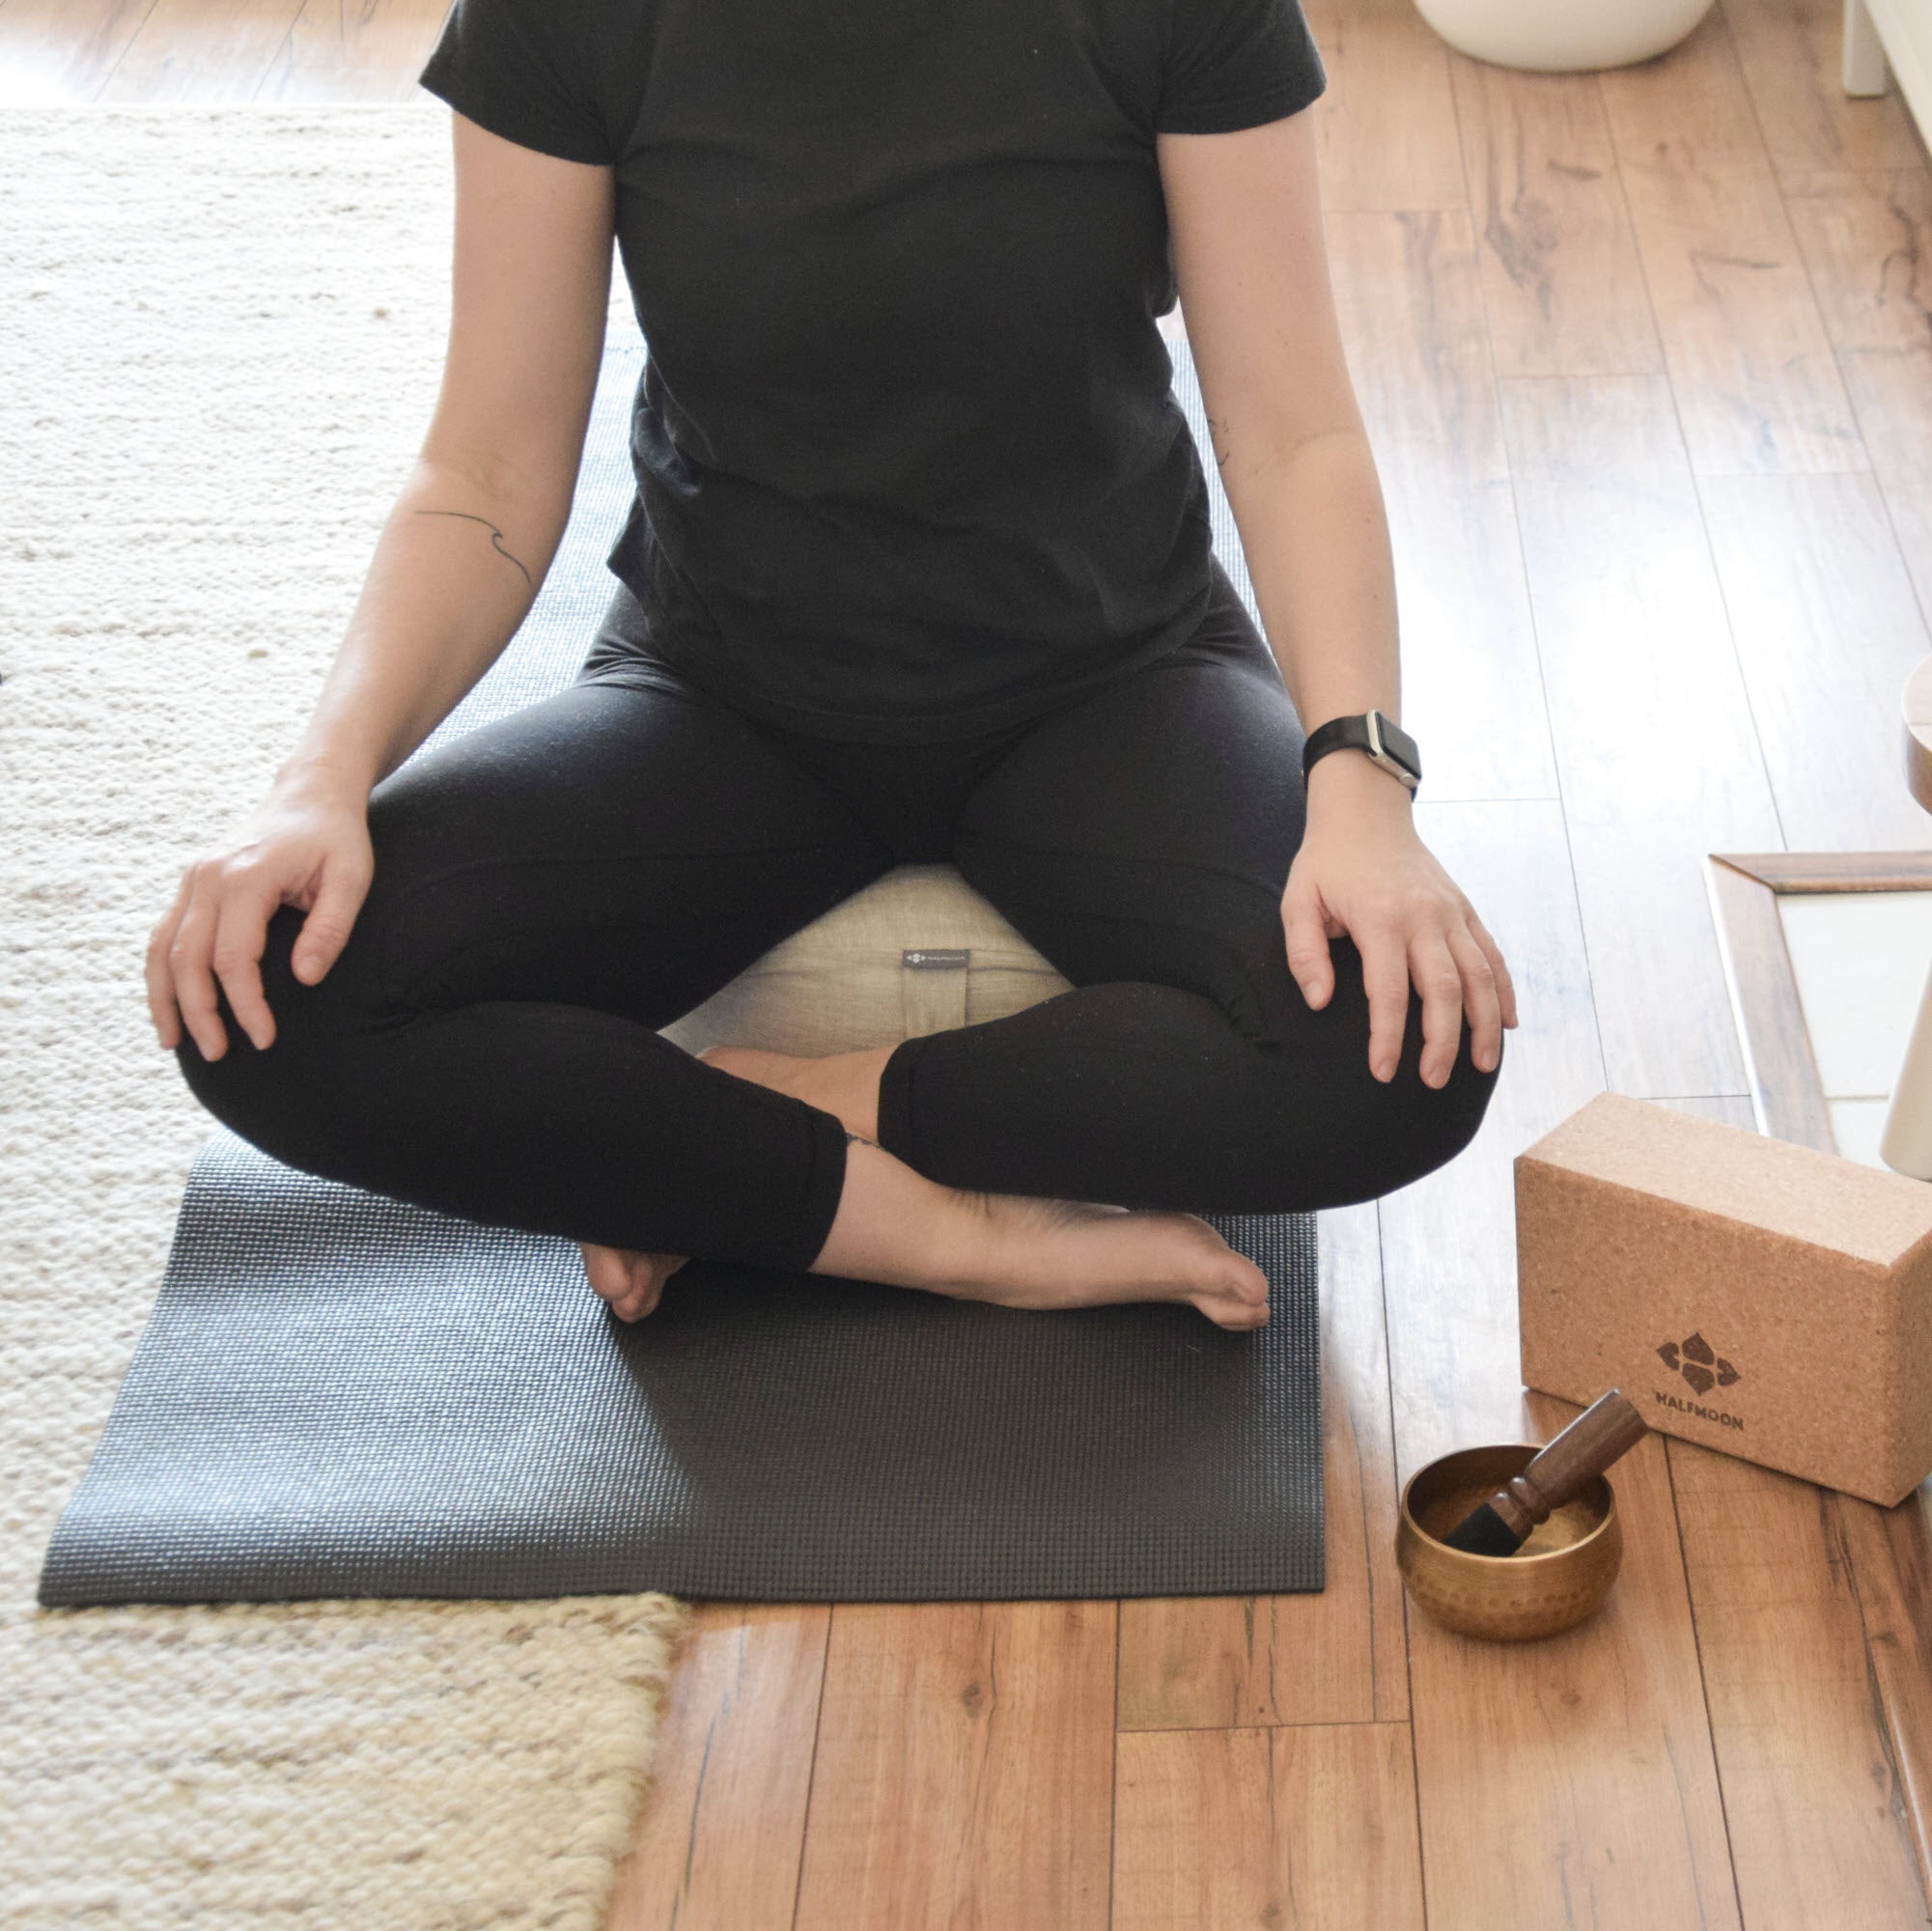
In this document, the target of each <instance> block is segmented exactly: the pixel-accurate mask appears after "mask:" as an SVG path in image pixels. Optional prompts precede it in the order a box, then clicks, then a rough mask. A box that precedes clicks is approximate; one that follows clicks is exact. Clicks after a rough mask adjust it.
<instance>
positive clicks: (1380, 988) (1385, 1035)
mask: <svg viewBox="0 0 1932 1931" xmlns="http://www.w3.org/2000/svg"><path fill="white" fill-rule="evenodd" d="M1355 941H1356V950H1357V951H1358V952H1359V953H1360V955H1361V983H1362V990H1363V992H1365V993H1367V994H1368V1070H1369V1071H1370V1072H1371V1073H1373V1074H1374V1075H1375V1077H1377V1078H1378V1079H1383V1080H1388V1079H1393V1078H1394V1077H1395V1067H1396V1062H1397V1061H1398V1060H1399V1059H1400V1058H1401V1056H1402V1036H1403V1033H1404V1032H1405V1031H1406V1030H1407V1028H1408V1023H1409V954H1408V948H1407V947H1406V946H1405V945H1404V944H1403V941H1402V935H1401V933H1400V932H1399V931H1397V930H1395V929H1394V928H1392V927H1385V928H1378V929H1375V930H1371V931H1367V932H1358V933H1357V934H1356V935H1355Z"/></svg>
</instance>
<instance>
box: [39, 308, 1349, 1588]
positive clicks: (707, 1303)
mask: <svg viewBox="0 0 1932 1931" xmlns="http://www.w3.org/2000/svg"><path fill="white" fill-rule="evenodd" d="M643 354H644V350H643V346H642V345H641V343H639V342H638V341H637V340H636V339H635V338H634V337H622V336H620V337H618V338H616V339H614V340H613V342H612V344H611V347H610V349H609V350H608V352H607V355H606V359H605V366H604V370H603V376H602V381H601V383H600V388H599V394H598V399H597V405H596V410H595V413H594V416H593V420H592V424H591V429H590V434H589V436H588V438H587V444H586V455H585V463H584V471H583V476H582V479H581V482H580V485H579V489H578V492H577V498H576V505H575V510H574V515H573V518H572V523H571V528H570V530H569V531H568V532H567V534H566V538H565V541H564V544H563V546H562V548H561V549H560V551H559V555H558V558H557V561H556V564H555V566H554V567H553V569H552V572H551V574H550V576H549V577H548V579H547V580H546V584H545V587H544V591H543V594H542V596H541V597H540V599H539V601H538V602H537V604H536V606H535V607H534V608H533V610H532V612H531V615H530V617H529V619H528V620H527V621H526V622H525V624H524V626H523V629H522V630H521V631H520V632H519V634H518V638H517V640H516V641H515V642H514V643H513V645H512V647H511V649H510V650H509V651H507V652H506V653H505V655H504V657H503V658H502V659H501V660H500V661H499V662H498V664H497V665H496V666H495V667H494V668H493V669H492V671H491V672H490V676H489V677H487V678H486V679H485V680H484V681H483V682H482V683H481V684H479V685H478V686H477V687H476V689H475V690H474V691H472V692H471V693H470V695H469V697H468V698H467V699H466V700H465V702H464V703H463V704H462V706H461V707H459V709H458V710H457V711H456V712H455V713H454V714H452V716H451V717H450V718H448V719H447V720H446V721H445V722H444V724H443V725H442V726H441V727H440V729H439V730H438V731H437V732H436V733H435V734H434V737H432V739H431V740H430V741H429V743H430V744H431V745H434V744H435V743H437V742H442V741H443V740H445V739H447V738H448V737H450V736H453V735H458V734H460V733H461V732H462V731H465V730H468V729H472V728H474V727H475V726H476V725H478V724H480V723H483V722H485V721H487V720H488V719H489V718H490V717H492V716H495V715H499V714H502V713H504V712H506V711H511V710H515V709H517V708H518V707H519V706H521V705H524V704H528V703H531V702H534V701H535V700H536V699H538V698H540V697H542V696H544V695H546V694H547V693H548V692H549V691H551V690H553V689H555V688H557V687H558V686H561V685H563V684H564V683H567V682H568V681H569V679H570V678H571V676H572V675H573V674H574V669H575V667H576V665H577V663H578V662H579V661H580V660H581V658H582V656H583V653H584V651H585V650H586V649H587V648H588V645H589V641H590V638H591V635H592V633H593V631H594V630H595V628H596V625H597V622H598V620H599V618H600V617H601V615H602V610H603V608H604V605H605V603H606V602H607V601H608V596H609V591H610V588H611V584H612V579H611V578H610V577H609V575H608V574H607V573H606V571H605V569H604V565H603V558H604V555H605V553H606V551H607V548H608V544H609V541H610V539H611V537H612V536H613V535H614V533H615V530H616V528H617V526H618V523H619V521H620V520H621V518H622V515H623V510H624V507H625V504H626V502H627V501H628V498H629V493H630V479H629V472H628V469H627V468H626V466H625V465H626V461H627V459H626V440H625V429H626V424H627V421H628V414H629V409H630V396H631V392H632V390H633V388H634V385H635V382H636V378H637V376H638V373H639V370H640V368H641V364H642V359H643ZM1173 356H1174V363H1175V392H1176V395H1177V397H1178V398H1179V399H1180V400H1181V401H1182V403H1183V406H1184V407H1185V408H1186V409H1187V411H1188V414H1189V417H1190V424H1191V426H1192V428H1193V431H1194V434H1195V438H1196V441H1197V443H1198V444H1199V445H1200V446H1201V447H1202V448H1207V447H1208V446H1209V443H1208V439H1207V432H1206V425H1205V420H1204V418H1203V416H1202V413H1201V402H1200V394H1199V390H1198V386H1197V384H1196V383H1195V380H1194V378H1193V372H1192V365H1191V360H1190V357H1189V355H1188V351H1187V350H1186V348H1185V346H1184V345H1176V346H1175V348H1174V350H1173ZM1205 470H1206V473H1207V475H1208V477H1209V480H1210V488H1211V490H1212V491H1213V492H1214V499H1215V502H1214V507H1215V524H1216V530H1217V546H1218V549H1219V552H1220V554H1221V556H1222V559H1223V562H1224V564H1225V566H1226V568H1227V569H1228V570H1229V574H1230V575H1232V576H1233V577H1234V578H1235V581H1236V582H1237V584H1238V586H1239V587H1240V588H1241V590H1242V592H1243V594H1244V596H1246V597H1247V598H1248V601H1249V603H1250V607H1251V606H1252V594H1251V590H1250V589H1249V586H1248V583H1247V579H1246V574H1245V573H1244V572H1242V571H1241V569H1240V557H1239V545H1238V543H1230V542H1229V531H1230V529H1231V524H1230V520H1229V518H1228V512H1227V507H1226V503H1225V499H1224V498H1223V497H1222V496H1221V494H1220V490H1219V485H1218V478H1217V476H1216V473H1215V469H1214V465H1213V464H1212V463H1208V464H1206V465H1205ZM425 748H428V747H427V746H426V747H425ZM1217 1224H1218V1225H1219V1226H1220V1227H1221V1228H1222V1231H1223V1232H1224V1233H1225V1234H1226V1235H1227V1236H1228V1238H1229V1239H1230V1240H1231V1241H1233V1242H1234V1243H1235V1244H1236V1245H1238V1246H1240V1247H1242V1249H1243V1250H1244V1251H1246V1252H1247V1253H1249V1254H1250V1255H1252V1256H1253V1258H1254V1259H1255V1260H1256V1261H1257V1262H1258V1263H1260V1265H1261V1266H1262V1267H1263V1268H1264V1269H1265V1270H1266V1271H1267V1273H1268V1274H1269V1276H1270V1280H1271V1283H1272V1305H1273V1315H1272V1319H1271V1320H1270V1322H1269V1324H1268V1326H1267V1327H1266V1328H1265V1329H1262V1330H1261V1331H1260V1332H1259V1333H1257V1334H1245V1335H1232V1334H1227V1333H1224V1332H1223V1331H1222V1330H1220V1329H1217V1328H1215V1327H1214V1326H1213V1324H1212V1323H1210V1322H1209V1321H1207V1320H1206V1319H1205V1317H1203V1316H1202V1315H1200V1314H1199V1313H1197V1312H1196V1311H1195V1310H1194V1309H1192V1308H1191V1307H1186V1306H1174V1305H1157V1306H1137V1307H1134V1306H1130V1307H1107V1308H1088V1309H1081V1310H1078V1311H1068V1312H1056V1313H1040V1312H1023V1311H1020V1310H1015V1309H1008V1308H999V1307H992V1306H986V1305H980V1304H976V1303H970V1302H962V1301H949V1300H946V1299H944V1298H942V1297H938V1296H926V1295H919V1294H915V1293H911V1292H909V1291H907V1290H904V1289H899V1288H886V1287H877V1286H873V1285H870V1284H866V1283H860V1282H846V1281H833V1280H826V1279H821V1278H818V1277H814V1276H803V1275H801V1276H796V1277H794V1276H785V1275H773V1274H769V1273H750V1272H744V1271H738V1270H731V1269H725V1268H719V1267H713V1266H707V1265H704V1264H701V1263H698V1262H693V1263H691V1264H690V1265H689V1266H688V1267H686V1269H684V1270H683V1271H682V1272H681V1273H678V1274H677V1275H675V1276H673V1278H672V1280H671V1281H670V1283H669V1285H668V1287H667V1288H666V1290H665V1294H664V1298H663V1301H662V1302H661V1304H660V1305H659V1307H658V1310H657V1311H656V1312H655V1313H654V1314H653V1315H651V1316H650V1317H649V1319H648V1320H646V1321H644V1322H643V1323H641V1324H639V1325H638V1326H637V1327H636V1328H634V1329H631V1328H626V1327H625V1326H624V1325H623V1324H622V1323H619V1322H616V1321H614V1320H613V1319H611V1318H610V1317H609V1316H608V1315H607V1314H606V1313H605V1311H604V1309H603V1304H602V1302H601V1301H598V1300H597V1299H596V1297H595V1296H593V1295H592V1294H591V1293H590V1291H589V1289H588V1287H587V1286H586V1285H585V1283H584V1281H583V1278H582V1269H581V1263H580V1261H579V1259H578V1256H577V1252H576V1249H575V1247H574V1245H572V1244H571V1243H569V1242H563V1241H557V1240H553V1239H549V1238H547V1237H537V1236H530V1235H526V1234H521V1233H518V1232H515V1231H511V1230H505V1229H501V1228H489V1227H483V1226H478V1225H475V1224H473V1223H469V1222H465V1221H461V1220H456V1219H452V1218H449V1217H443V1216H438V1215H434V1214H431V1213H428V1212H425V1211H423V1210H421V1209H417V1208H413V1207H408V1206H406V1205H403V1204H401V1203H398V1202H394V1201H390V1200H387V1199H384V1198H381V1197H379V1196H377V1195H373V1194H369V1193H364V1192H361V1191H359V1190H356V1189H350V1188H345V1187H342V1186H339V1185H337V1184H335V1183H332V1182H326V1181H322V1180H318V1179H315V1178H314V1177H312V1176H310V1175H306V1174H302V1173H298V1172H295V1171H294V1170H292V1169H290V1168H288V1167H286V1166H283V1165H282V1164H281V1163H279V1162H278V1161H273V1160H270V1159H269V1158H267V1157H266V1156H265V1155H263V1154H261V1153H259V1152H258V1151H257V1150H256V1149H254V1148H253V1147H251V1146H249V1145H248V1144H247V1143H246V1142H244V1141H242V1140H240V1139H239V1138H238V1137H237V1136H236V1135H234V1134H233V1133H229V1132H227V1130H225V1129H217V1130H216V1131H215V1132H214V1133H212V1134H211V1136H210V1139H209V1140H208V1142H207V1143H206V1144H205V1145H204V1146H203V1147H202V1148H201V1150H200V1152H199V1153H198V1155H197V1157H196V1161H195V1164H194V1167H193V1170H192V1172H191V1174H190V1177H189V1181H188V1186H187V1189H186V1194H185V1198H184V1200H183V1203H182V1214H181V1218H180V1222H179V1224H178V1227H177V1230H176V1235H175V1241H174V1245H173V1248H172V1251H171V1253H170V1257H169V1262H168V1268H167V1272H166V1275H165V1277H164V1279H163V1283H162V1287H161V1291H160V1295H159V1298H158V1301H157V1302H156V1305H155V1308H154V1314H153V1316H152V1318H151V1320H150V1323H149V1326H148V1328H147V1329H146V1330H145V1332H144V1334H143V1336H142V1339H141V1342H140V1344H139V1347H138V1349H137V1350H136V1353H135V1356H134V1359H133V1362H132V1364H131V1366H130V1368H129V1370H128V1374H127V1377H126V1382H125V1384H124V1385H123V1386H122V1388H121V1390H120V1393H119V1395H118V1396H117V1398H116V1401H115V1405H114V1409H113V1412H112V1414H111V1415H110V1417H109V1420H108V1423H107V1427H106V1430H105V1432H104V1434H103V1436H102V1439H101V1441H100V1443H99V1446H98V1450H97V1452H96V1454H95V1456H94V1459H93V1461H92V1462H91V1464H90V1466H89V1468H88V1469H87V1472H86V1474H85V1476H84V1477H83V1479H82V1481H81V1483H80V1486H79V1488H78V1490H77V1491H76V1493H75V1495H74V1497H73V1498H72V1500H71V1501H70V1504H69V1506H68V1508H67V1510H66V1512H65V1513H64V1514H63V1516H62V1517H61V1520H60V1522H59V1524H58V1525H57V1528H56V1531H55V1534H54V1537H53V1540H52V1543H51V1546H50V1548H49V1551H48V1554H47V1559H46V1563H45V1566H44V1569H43V1572H42V1579H41V1587H40V1595H41V1600H42V1602H43V1603H45V1604H49V1605H78V1604H92V1603H119V1602H195V1601H231V1600H273V1599H294V1598H303V1597H337V1596H414V1597H437V1596H441V1597H498V1598H501V1597H529V1596H550V1595H573V1594H579V1593H596V1592H602V1591H622V1590H638V1589H650V1590H662V1591H668V1592H672V1593H674V1594H678V1595H683V1596H694V1597H717V1598H732V1599H758V1600H768V1601H784V1600H804V1601H916V1600H933V1599H937V1600H971V1599H998V1598H1022V1599H1023V1598H1048V1597H1108V1596H1144V1595H1206V1594H1225V1593H1250V1592H1253V1593H1278V1592H1286V1591H1294V1590H1304V1589H1319V1588H1320V1587H1322V1586H1323V1581H1324V1577H1323V1511H1322V1471H1321V1403H1320V1366H1319V1358H1318V1355H1319V1342H1318V1333H1319V1328H1318V1310H1317V1269H1316V1246H1315V1229H1314V1222H1313V1220H1312V1218H1310V1217H1306V1216H1294V1217H1280V1218H1258V1217H1257V1218H1244V1217H1229V1218H1224V1219H1221V1220H1219V1221H1218V1222H1217Z"/></svg>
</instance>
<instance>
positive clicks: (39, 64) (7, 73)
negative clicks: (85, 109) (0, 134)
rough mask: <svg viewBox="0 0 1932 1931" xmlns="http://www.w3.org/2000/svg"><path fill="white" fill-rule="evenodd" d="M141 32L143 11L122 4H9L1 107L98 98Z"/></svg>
mask: <svg viewBox="0 0 1932 1931" xmlns="http://www.w3.org/2000/svg"><path fill="white" fill-rule="evenodd" d="M140 27H141V13H140V10H139V9H137V8H129V7H126V6H123V5H122V4H121V0H5V4H0V107H60V106H65V105H67V104H68V103H70V102H74V101H84V100H93V99H95V98H98V95H99V93H100V89H101V86H102V84H103V83H104V81H105V80H106V78H107V76H108V75H109V74H110V73H112V72H113V71H114V68H115V64H116V63H117V62H118V61H119V60H120V59H121V57H122V55H123V54H124V53H126V50H127V43H128V42H130V41H131V40H132V39H133V38H134V36H135V35H136V34H137V33H138V32H139V31H140Z"/></svg>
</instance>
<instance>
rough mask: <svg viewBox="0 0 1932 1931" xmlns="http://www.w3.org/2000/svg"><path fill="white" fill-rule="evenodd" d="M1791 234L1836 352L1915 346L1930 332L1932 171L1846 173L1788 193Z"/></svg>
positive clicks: (1902, 170) (1901, 170)
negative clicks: (1823, 185) (1814, 189)
mask: <svg viewBox="0 0 1932 1931" xmlns="http://www.w3.org/2000/svg"><path fill="white" fill-rule="evenodd" d="M1788 201H1789V207H1790V210H1791V226H1792V232H1793V233H1794V234H1795V235H1796V236H1797V238H1798V245H1799V248H1800V249H1801V250H1802V251H1803V253H1804V256H1805V266H1806V270H1807V271H1808V272H1809V275H1810V278H1811V286H1812V288H1813V289H1814V290H1815V291H1816V292H1817V296H1818V306H1819V313H1820V314H1821V315H1822V316H1823V318H1824V322H1825V327H1826V330H1827V332H1828V333H1829V334H1830V336H1831V338H1832V340H1833V341H1834V343H1836V345H1837V346H1838V347H1839V348H1840V349H1916V348H1918V347H1919V346H1920V345H1921V344H1922V343H1923V342H1924V341H1925V339H1926V335H1927V333H1928V331H1932V175H1927V174H1926V173H1925V172H1924V171H1923V170H1922V169H1918V168H1899V169H1893V170H1891V171H1890V172H1888V173H1882V174H1861V175H1850V176H1846V177H1843V178H1842V179H1840V180H1838V181H1836V182H1834V183H1832V185H1831V186H1830V187H1829V188H1827V189H1824V190H1823V191H1821V192H1819V193H1816V194H1808V195H1795V196H1791V197H1789V198H1788Z"/></svg>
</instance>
